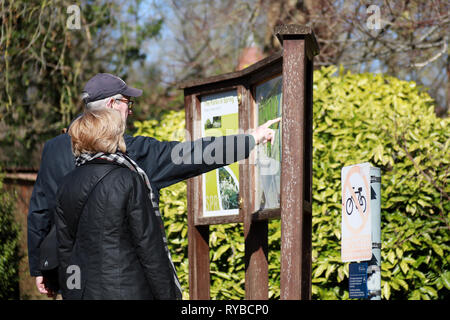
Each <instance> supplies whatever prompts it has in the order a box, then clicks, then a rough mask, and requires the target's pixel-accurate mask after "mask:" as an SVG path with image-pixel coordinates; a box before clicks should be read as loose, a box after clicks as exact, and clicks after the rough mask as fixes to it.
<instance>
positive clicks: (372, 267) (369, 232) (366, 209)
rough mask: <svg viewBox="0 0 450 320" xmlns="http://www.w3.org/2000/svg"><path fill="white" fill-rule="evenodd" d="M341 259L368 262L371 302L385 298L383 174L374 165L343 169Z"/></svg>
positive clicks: (357, 165) (359, 165) (361, 164)
mask: <svg viewBox="0 0 450 320" xmlns="http://www.w3.org/2000/svg"><path fill="white" fill-rule="evenodd" d="M341 184H342V214H341V216H342V225H341V228H342V229H341V231H342V232H341V234H342V240H341V241H342V242H341V259H342V261H343V262H356V261H367V262H369V267H368V270H367V274H368V278H367V289H368V294H369V298H370V299H380V297H381V227H380V224H381V221H380V217H381V215H380V211H381V172H380V169H379V168H375V167H371V165H370V163H368V162H366V163H360V164H356V165H352V166H347V167H343V168H342V171H341Z"/></svg>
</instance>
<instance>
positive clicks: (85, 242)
mask: <svg viewBox="0 0 450 320" xmlns="http://www.w3.org/2000/svg"><path fill="white" fill-rule="evenodd" d="M124 130H125V123H124V121H123V119H122V117H121V116H120V113H119V112H118V111H116V110H113V109H107V108H104V109H99V110H93V111H87V112H85V113H84V114H83V115H82V116H81V117H79V118H78V119H77V120H75V121H74V122H73V123H72V125H71V126H70V129H69V132H68V133H69V135H70V137H71V140H72V151H73V154H74V155H75V157H76V168H75V170H73V171H71V172H70V173H69V174H68V175H66V176H65V177H64V179H63V181H62V183H61V184H60V187H59V189H58V195H57V199H58V202H57V207H56V236H57V239H58V257H59V275H60V286H61V291H62V296H63V299H180V298H181V288H180V284H179V281H178V278H177V276H176V272H175V268H174V266H173V263H172V261H171V258H170V254H169V251H168V249H167V241H166V239H165V232H164V226H163V224H162V220H161V215H160V213H159V209H158V205H157V203H155V201H154V199H155V195H154V193H153V191H152V186H151V184H150V182H149V179H148V177H147V175H146V174H145V172H144V171H143V170H142V169H141V168H139V166H138V165H137V164H136V163H135V162H134V161H133V160H132V159H131V158H129V157H128V156H127V154H126V145H125V142H124V139H123V133H124Z"/></svg>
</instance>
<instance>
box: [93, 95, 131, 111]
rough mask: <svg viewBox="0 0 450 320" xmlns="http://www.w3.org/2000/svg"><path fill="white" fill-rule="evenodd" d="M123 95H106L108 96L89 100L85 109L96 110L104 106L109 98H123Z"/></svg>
mask: <svg viewBox="0 0 450 320" xmlns="http://www.w3.org/2000/svg"><path fill="white" fill-rule="evenodd" d="M123 98H124V96H123V95H121V94H120V93H119V94H116V95H114V96H111V97H108V98H104V99H100V100H97V101H91V102H89V103H88V104H86V109H87V110H98V109H102V108H105V107H106V103H107V102H108V101H109V100H110V99H123Z"/></svg>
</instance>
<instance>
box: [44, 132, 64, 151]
mask: <svg viewBox="0 0 450 320" xmlns="http://www.w3.org/2000/svg"><path fill="white" fill-rule="evenodd" d="M67 145H69V146H70V136H69V135H68V134H67V133H62V134H60V135H58V136H56V137H54V138H51V139H50V140H47V141H46V142H45V145H44V147H45V148H56V147H60V146H66V147H67Z"/></svg>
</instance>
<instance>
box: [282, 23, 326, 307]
mask: <svg viewBox="0 0 450 320" xmlns="http://www.w3.org/2000/svg"><path fill="white" fill-rule="evenodd" d="M275 33H276V34H277V37H278V38H279V40H280V41H281V42H282V43H283V120H282V128H283V130H282V131H283V133H282V134H283V146H282V163H281V188H282V190H283V191H282V192H281V276H280V287H281V296H280V297H281V299H311V224H312V210H311V182H312V177H311V171H312V170H311V169H312V167H311V154H312V148H311V146H312V98H311V97H312V71H313V70H312V58H313V56H314V55H315V54H317V52H318V47H317V43H315V38H314V35H313V32H312V30H311V29H310V28H309V27H304V26H298V25H287V26H280V27H279V28H277V29H276V30H275Z"/></svg>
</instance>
